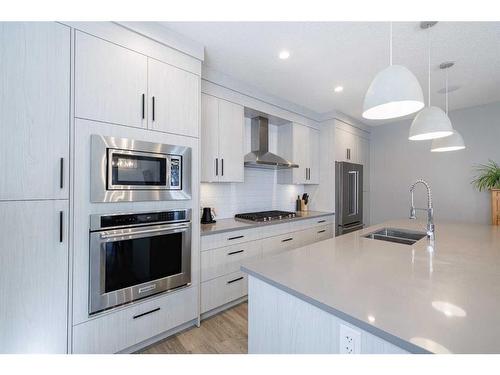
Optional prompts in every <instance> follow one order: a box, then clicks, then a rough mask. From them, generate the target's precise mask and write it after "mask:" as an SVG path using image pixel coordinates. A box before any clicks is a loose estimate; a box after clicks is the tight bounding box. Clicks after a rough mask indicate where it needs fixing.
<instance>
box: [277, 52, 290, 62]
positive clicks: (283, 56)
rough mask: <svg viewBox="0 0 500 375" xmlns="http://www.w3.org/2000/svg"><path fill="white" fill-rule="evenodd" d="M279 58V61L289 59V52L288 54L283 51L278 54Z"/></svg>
mask: <svg viewBox="0 0 500 375" xmlns="http://www.w3.org/2000/svg"><path fill="white" fill-rule="evenodd" d="M279 57H280V59H281V60H286V59H288V58H289V57H290V52H288V51H287V50H283V51H281V52H280V54H279Z"/></svg>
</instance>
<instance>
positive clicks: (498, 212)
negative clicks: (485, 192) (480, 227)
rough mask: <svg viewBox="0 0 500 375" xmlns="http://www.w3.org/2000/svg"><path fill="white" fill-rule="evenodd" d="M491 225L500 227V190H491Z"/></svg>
mask: <svg viewBox="0 0 500 375" xmlns="http://www.w3.org/2000/svg"><path fill="white" fill-rule="evenodd" d="M491 224H493V225H500V189H491Z"/></svg>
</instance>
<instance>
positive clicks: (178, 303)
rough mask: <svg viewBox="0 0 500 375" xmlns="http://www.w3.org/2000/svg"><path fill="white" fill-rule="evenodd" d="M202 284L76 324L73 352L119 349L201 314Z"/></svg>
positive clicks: (107, 351)
mask: <svg viewBox="0 0 500 375" xmlns="http://www.w3.org/2000/svg"><path fill="white" fill-rule="evenodd" d="M197 301H198V288H197V287H194V286H193V287H190V288H186V289H183V290H179V291H177V292H173V293H168V294H166V295H163V296H161V297H158V298H156V299H151V300H148V301H146V302H143V303H138V304H136V305H132V306H131V307H129V308H126V309H123V310H121V311H116V312H114V313H111V314H107V315H104V316H101V317H98V318H96V319H93V320H90V321H88V322H85V323H81V324H78V325H76V326H74V327H73V350H72V352H73V353H81V354H104V353H117V352H120V351H123V350H125V349H127V348H130V347H131V346H134V345H137V344H139V343H141V342H143V341H145V340H148V339H150V338H153V337H155V336H157V335H159V334H161V333H164V332H166V331H168V330H170V329H173V328H175V327H178V326H180V325H182V324H183V323H186V322H189V321H191V320H194V319H196V318H197V317H198V311H197V310H198V308H197Z"/></svg>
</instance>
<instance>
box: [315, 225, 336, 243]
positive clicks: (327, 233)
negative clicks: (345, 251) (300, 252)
mask: <svg viewBox="0 0 500 375" xmlns="http://www.w3.org/2000/svg"><path fill="white" fill-rule="evenodd" d="M314 231H315V242H318V241H324V240H327V239H329V238H332V237H333V224H328V225H323V226H321V227H316V228H314Z"/></svg>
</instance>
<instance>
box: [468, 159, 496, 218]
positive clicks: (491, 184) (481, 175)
mask: <svg viewBox="0 0 500 375" xmlns="http://www.w3.org/2000/svg"><path fill="white" fill-rule="evenodd" d="M475 169H476V172H477V173H478V174H477V176H476V177H475V178H474V179H473V180H472V184H473V185H474V186H475V187H476V188H477V189H478V190H479V191H483V190H490V191H491V218H492V224H494V225H500V165H498V163H496V162H495V161H493V160H489V161H488V163H487V164H479V165H477V166H476V168H475Z"/></svg>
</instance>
